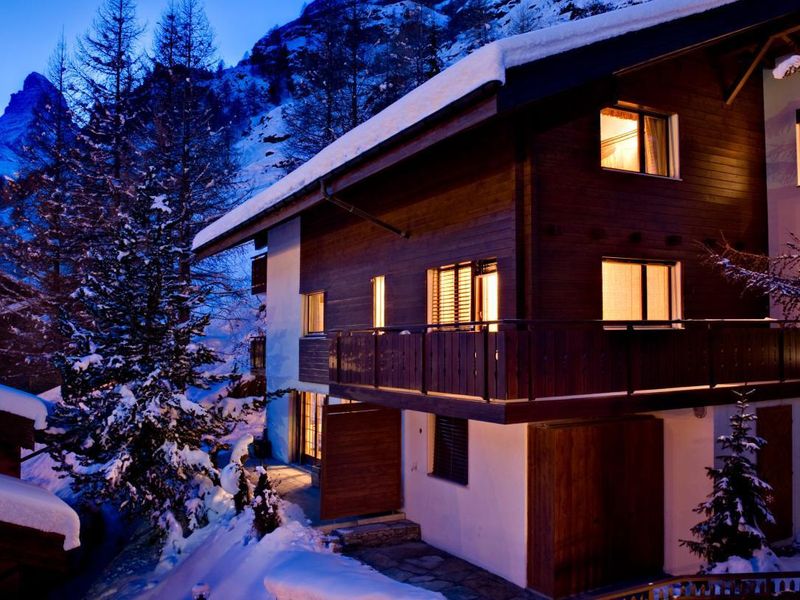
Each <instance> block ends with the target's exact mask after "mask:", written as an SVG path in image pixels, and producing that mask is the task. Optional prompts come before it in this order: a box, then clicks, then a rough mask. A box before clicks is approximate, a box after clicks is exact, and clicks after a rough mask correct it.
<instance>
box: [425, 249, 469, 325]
mask: <svg viewBox="0 0 800 600" xmlns="http://www.w3.org/2000/svg"><path fill="white" fill-rule="evenodd" d="M473 275H474V274H473V265H472V263H462V264H460V265H452V266H448V267H441V268H439V269H436V270H435V271H434V272H433V278H432V289H431V309H432V310H431V315H432V318H433V322H434V323H442V324H448V323H468V322H470V321H472V320H473V318H472V314H473V310H472V309H473V307H472V282H473V278H474V277H473Z"/></svg>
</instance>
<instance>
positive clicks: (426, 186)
mask: <svg viewBox="0 0 800 600" xmlns="http://www.w3.org/2000/svg"><path fill="white" fill-rule="evenodd" d="M512 135H513V134H512V131H511V130H510V128H509V126H508V124H502V123H495V124H493V125H492V127H483V128H481V129H479V130H476V131H473V132H470V133H467V134H465V135H463V136H460V137H458V138H454V139H451V140H448V141H446V142H444V143H442V144H441V145H440V146H437V147H436V148H435V149H434V150H428V151H426V152H423V153H422V154H420V155H418V156H417V157H415V158H413V159H411V160H409V161H408V162H406V163H404V164H402V165H400V166H399V167H396V168H395V169H393V170H392V171H391V172H387V173H385V174H381V175H377V176H375V177H373V178H372V179H371V180H370V181H369V182H367V183H366V184H363V185H359V186H357V187H354V188H353V189H352V191H349V192H348V193H346V194H343V195H342V199H343V200H345V201H347V202H350V203H352V204H354V205H356V206H358V207H359V208H361V209H363V210H366V211H368V212H370V213H371V214H373V215H375V216H377V217H379V218H380V219H382V220H383V221H385V222H387V223H390V224H391V225H393V226H395V227H398V228H400V229H403V230H406V231H408V232H410V234H411V237H410V238H409V239H403V238H401V237H399V236H396V235H394V234H392V233H390V232H388V231H386V230H383V229H381V228H379V227H376V226H375V225H373V224H371V223H368V222H366V221H363V220H360V219H358V218H357V217H354V216H352V215H350V214H348V213H346V212H345V211H343V210H342V209H340V208H338V207H335V206H333V205H330V204H325V205H323V206H320V207H318V208H315V209H312V210H310V211H308V212H307V213H304V214H303V216H302V245H301V260H300V292H301V293H307V292H311V291H315V290H325V293H326V296H325V299H326V306H325V325H326V328H327V329H329V330H331V329H340V328H348V327H355V326H358V327H365V326H371V324H372V319H371V310H372V288H371V283H370V282H371V279H372V277H374V276H376V275H384V276H385V277H386V323H387V325H392V324H404V323H424V322H425V321H426V320H427V273H426V271H427V269H429V268H433V267H438V266H442V265H446V264H452V263H454V262H461V261H468V260H469V261H471V260H481V259H490V258H494V259H497V261H498V270H499V273H500V298H501V307H500V313H501V316H512V315H513V314H514V312H515V300H514V298H515V293H516V277H515V270H516V265H515V258H514V257H515V236H514V232H515V211H514V161H513V148H512V146H511V145H510V144H509V143H508V140H509V139H510V138H511V137H512Z"/></svg>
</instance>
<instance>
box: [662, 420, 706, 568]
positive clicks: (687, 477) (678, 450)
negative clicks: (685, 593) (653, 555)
mask: <svg viewBox="0 0 800 600" xmlns="http://www.w3.org/2000/svg"><path fill="white" fill-rule="evenodd" d="M654 414H655V416H657V417H658V418H660V419H662V420H663V421H664V571H666V572H667V573H671V574H673V575H686V574H690V573H696V572H697V571H698V569H699V568H700V566H701V560H700V559H699V558H698V557H696V556H695V555H693V554H692V553H691V552H689V550H688V548H686V547H684V546H681V544H680V540H685V539H691V532H690V529H691V527H692V526H693V525H695V524H696V523H697V522H698V521H699V520H700V517H699V515H697V513H695V512H693V511H692V509H693V508H694V507H696V506H697V505H698V504H699V503H700V502H701V501H702V500H703V499H704V498H705V497H706V495H708V493H709V492H710V491H711V480H710V479H708V477H706V467H710V466H711V465H712V464H713V462H714V435H715V430H714V408H713V407H710V408H708V409H707V411H706V415H705V416H704V417H703V418H698V417H697V416H695V413H694V411H693V410H691V409H687V410H672V411H665V412H659V413H654Z"/></svg>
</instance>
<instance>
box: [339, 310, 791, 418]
mask: <svg viewBox="0 0 800 600" xmlns="http://www.w3.org/2000/svg"><path fill="white" fill-rule="evenodd" d="M329 344H330V346H329V378H330V385H331V394H332V395H334V396H341V397H345V398H352V399H354V400H362V401H369V402H375V403H380V404H384V405H389V406H395V407H398V408H407V409H415V410H422V411H426V412H436V413H438V414H446V415H450V416H461V417H468V418H472V419H478V420H484V421H491V422H498V423H514V422H529V421H546V420H554V419H565V418H577V417H598V416H608V415H614V414H624V413H630V412H643V411H651V410H664V409H670V408H685V407H691V406H704V405H710V404H720V403H728V402H732V401H733V398H734V396H733V392H732V391H731V389H732V388H733V389H736V388H743V387H753V388H757V390H758V392H757V398H756V399H767V398H779V397H793V396H797V395H800V322H797V321H774V320H684V321H674V322H673V321H671V322H659V323H654V322H648V323H647V325H646V326H644V325H643V324H642V323H641V322H635V323H634V322H613V323H612V322H608V321H581V322H565V321H559V322H534V321H499V322H492V323H470V324H464V325H461V326H459V327H458V328H454V327H453V326H452V325H450V326H438V325H422V326H416V327H406V328H383V329H380V330H358V331H343V332H334V333H331V334H330V338H329Z"/></svg>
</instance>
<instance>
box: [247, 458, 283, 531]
mask: <svg viewBox="0 0 800 600" xmlns="http://www.w3.org/2000/svg"><path fill="white" fill-rule="evenodd" d="M279 503H280V497H279V496H278V493H277V492H276V491H275V490H274V489H273V487H272V481H270V478H269V475H268V474H267V471H266V470H264V469H263V468H261V467H259V476H258V483H257V484H256V489H255V491H254V492H253V501H252V502H251V504H250V506H251V507H252V508H253V531H254V532H255V534H256V537H258V539H261V538H263V537H264V536H265V535H267V534H268V533H272V532H273V531H275V530H276V529H277V528H278V527H280V525H281V517H280V514H279V512H278V508H279Z"/></svg>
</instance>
